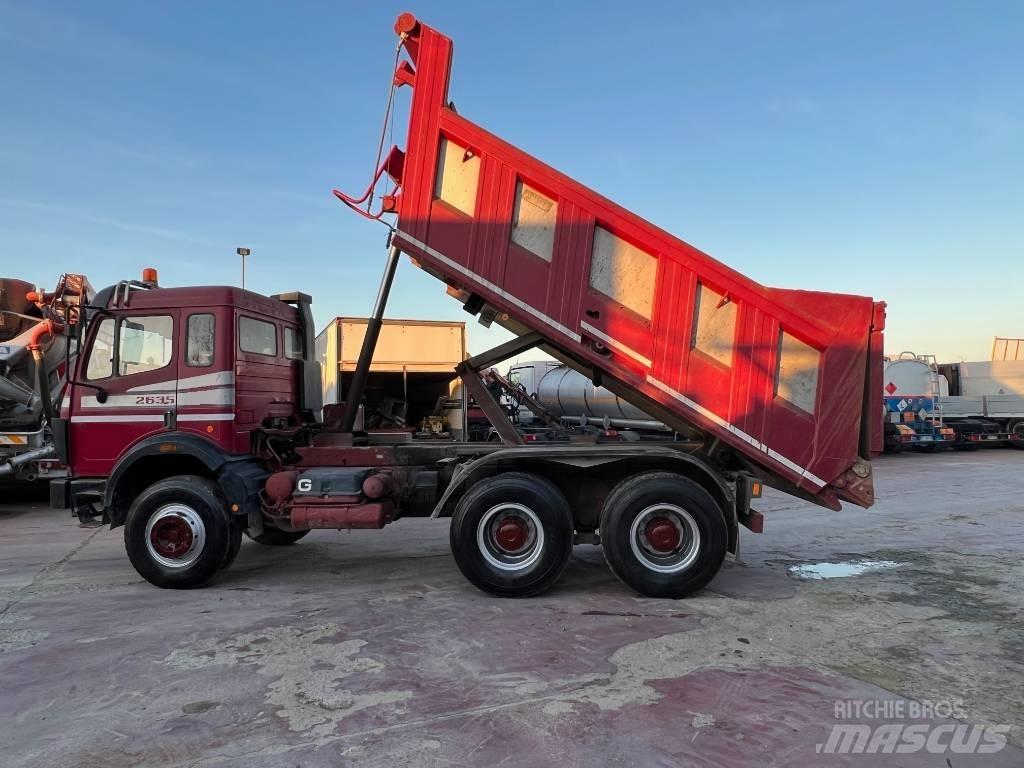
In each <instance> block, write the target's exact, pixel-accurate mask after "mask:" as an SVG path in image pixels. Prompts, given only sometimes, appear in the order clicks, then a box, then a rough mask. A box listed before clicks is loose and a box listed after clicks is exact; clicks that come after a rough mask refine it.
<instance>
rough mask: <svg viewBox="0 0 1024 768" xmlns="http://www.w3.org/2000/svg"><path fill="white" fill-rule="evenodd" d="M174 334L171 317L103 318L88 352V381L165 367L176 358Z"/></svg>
mask: <svg viewBox="0 0 1024 768" xmlns="http://www.w3.org/2000/svg"><path fill="white" fill-rule="evenodd" d="M115 328H116V330H115ZM173 334H174V320H173V319H172V318H171V316H170V315H150V316H136V317H122V318H120V319H119V320H116V321H115V320H114V319H113V318H110V317H107V318H104V319H103V320H102V321H101V322H100V325H99V328H98V329H97V330H96V336H95V338H94V339H93V345H92V349H91V350H90V352H89V363H88V366H87V368H86V378H87V379H90V380H93V381H95V380H97V379H105V378H109V377H110V376H113V375H117V376H131V375H133V374H137V373H146V372H148V371H156V370H159V369H160V368H164V367H166V366H167V365H168V364H170V362H171V360H172V359H173V357H174V343H173Z"/></svg>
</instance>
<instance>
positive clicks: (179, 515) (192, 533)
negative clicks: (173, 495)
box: [146, 503, 206, 569]
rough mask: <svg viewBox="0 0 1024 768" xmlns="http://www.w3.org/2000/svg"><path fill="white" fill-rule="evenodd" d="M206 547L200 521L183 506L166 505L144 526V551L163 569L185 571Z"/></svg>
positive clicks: (199, 518) (186, 506)
mask: <svg viewBox="0 0 1024 768" xmlns="http://www.w3.org/2000/svg"><path fill="white" fill-rule="evenodd" d="M205 546H206V526H205V525H203V519H202V518H201V517H200V516H199V513H198V512H196V511H195V510H194V509H192V507H190V506H188V505H186V504H178V503H175V504H165V505H164V506H162V507H160V509H158V510H157V511H156V513H155V514H154V515H153V516H152V517H151V518H150V519H149V522H148V523H147V524H146V550H147V551H148V552H149V556H150V557H151V558H153V560H154V561H156V562H157V563H159V564H160V565H162V566H164V567H165V568H175V569H182V568H188V567H189V566H190V565H192V564H193V563H195V562H196V560H198V559H199V556H200V555H201V554H202V553H203V547H205Z"/></svg>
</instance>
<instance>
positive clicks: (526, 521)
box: [476, 503, 544, 571]
mask: <svg viewBox="0 0 1024 768" xmlns="http://www.w3.org/2000/svg"><path fill="white" fill-rule="evenodd" d="M476 543H477V548H478V549H479V550H480V554H481V555H482V556H483V558H484V560H486V561H487V563H488V564H489V565H491V566H493V567H494V568H497V569H498V570H501V571H522V570H525V569H527V568H529V567H530V566H532V565H533V564H534V563H536V562H537V560H538V559H540V556H541V554H542V553H543V551H544V526H542V525H541V522H540V518H539V517H537V513H536V512H534V511H533V510H532V509H530V508H529V507H527V506H525V505H524V504H518V503H503V504H498V505H496V506H493V507H491V508H490V509H488V510H487V511H486V512H485V513H484V515H483V517H481V518H480V522H479V523H478V524H477V527H476Z"/></svg>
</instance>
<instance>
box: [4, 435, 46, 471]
mask: <svg viewBox="0 0 1024 768" xmlns="http://www.w3.org/2000/svg"><path fill="white" fill-rule="evenodd" d="M56 455H57V449H56V448H55V447H54V446H53V444H52V443H51V444H50V445H44V446H43V447H42V448H36V449H35V450H34V451H28V452H27V453H21V454H18V455H17V456H15V457H14V458H12V459H11V460H10V461H7V462H5V463H3V464H0V477H10V476H11V475H13V474H14V473H15V472H16V471H17V469H18V467H20V466H21V465H22V464H28V463H29V462H30V461H39V460H40V459H52V458H54V457H55V456H56Z"/></svg>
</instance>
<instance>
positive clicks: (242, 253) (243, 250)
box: [235, 248, 251, 288]
mask: <svg viewBox="0 0 1024 768" xmlns="http://www.w3.org/2000/svg"><path fill="white" fill-rule="evenodd" d="M235 253H237V254H238V255H239V256H241V257H242V287H243V288H245V257H246V256H248V255H249V254H250V253H251V251H250V250H249V249H248V248H235Z"/></svg>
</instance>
